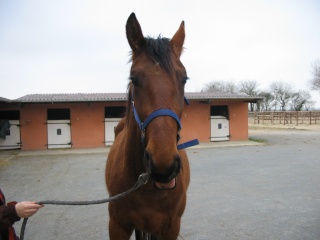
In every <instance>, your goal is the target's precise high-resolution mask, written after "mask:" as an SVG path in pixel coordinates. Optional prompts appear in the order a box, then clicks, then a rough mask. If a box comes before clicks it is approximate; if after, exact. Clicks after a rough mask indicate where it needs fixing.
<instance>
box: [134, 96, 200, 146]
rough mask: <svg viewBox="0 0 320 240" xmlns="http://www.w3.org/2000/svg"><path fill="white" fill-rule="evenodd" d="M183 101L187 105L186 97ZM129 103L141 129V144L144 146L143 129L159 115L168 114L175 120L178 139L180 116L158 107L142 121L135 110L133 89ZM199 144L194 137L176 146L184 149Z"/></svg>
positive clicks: (178, 137)
mask: <svg viewBox="0 0 320 240" xmlns="http://www.w3.org/2000/svg"><path fill="white" fill-rule="evenodd" d="M184 101H185V103H186V104H187V105H189V101H188V99H187V98H186V97H184ZM131 104H132V111H133V115H134V118H135V120H136V122H137V124H138V126H139V128H140V130H141V141H142V144H143V146H145V142H144V140H145V131H146V128H147V126H148V125H149V123H150V122H151V121H152V120H153V119H155V118H156V117H160V116H168V117H172V118H173V119H174V120H176V122H177V124H178V136H177V140H178V141H179V139H180V135H179V132H180V130H181V128H182V126H181V123H180V118H179V117H178V115H177V114H176V113H175V112H174V111H172V110H171V109H167V108H160V109H158V110H155V111H153V112H152V113H151V114H150V115H149V116H148V117H147V118H146V120H145V121H144V122H142V121H141V119H140V117H139V115H138V113H137V110H136V107H135V105H134V94H133V91H132V93H131ZM197 144H199V141H198V139H194V140H191V141H188V142H186V143H182V144H179V145H178V146H177V148H178V150H181V149H184V148H187V147H191V146H194V145H197Z"/></svg>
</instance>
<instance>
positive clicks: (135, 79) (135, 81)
mask: <svg viewBox="0 0 320 240" xmlns="http://www.w3.org/2000/svg"><path fill="white" fill-rule="evenodd" d="M129 79H130V80H131V82H132V83H133V85H135V86H137V85H138V83H139V81H138V78H136V77H133V76H130V78H129Z"/></svg>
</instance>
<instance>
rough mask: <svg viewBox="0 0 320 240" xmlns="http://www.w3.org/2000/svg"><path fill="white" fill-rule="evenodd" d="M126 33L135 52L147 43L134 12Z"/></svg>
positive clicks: (128, 22)
mask: <svg viewBox="0 0 320 240" xmlns="http://www.w3.org/2000/svg"><path fill="white" fill-rule="evenodd" d="M126 33H127V39H128V42H129V45H130V47H131V49H132V51H133V52H135V51H137V50H139V49H141V48H142V47H143V46H144V45H145V39H144V37H143V34H142V30H141V27H140V24H139V22H138V20H137V18H136V15H135V14H134V13H131V15H130V16H129V18H128V20H127V24H126Z"/></svg>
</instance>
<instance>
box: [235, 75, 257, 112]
mask: <svg viewBox="0 0 320 240" xmlns="http://www.w3.org/2000/svg"><path fill="white" fill-rule="evenodd" d="M239 92H240V93H245V94H247V95H248V96H250V97H256V96H258V95H259V94H258V83H257V81H255V80H243V81H241V82H240V83H239ZM253 110H254V103H250V111H251V112H253Z"/></svg>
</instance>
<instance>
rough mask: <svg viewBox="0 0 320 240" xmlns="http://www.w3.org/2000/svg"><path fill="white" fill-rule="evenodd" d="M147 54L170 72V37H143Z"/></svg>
mask: <svg viewBox="0 0 320 240" xmlns="http://www.w3.org/2000/svg"><path fill="white" fill-rule="evenodd" d="M145 40H146V49H145V50H146V52H147V55H148V56H149V57H150V58H151V59H153V60H154V61H155V62H157V63H159V64H160V66H161V67H162V68H163V69H165V70H166V71H167V72H168V73H172V68H173V67H172V61H171V51H172V49H171V46H170V39H168V38H163V37H161V36H159V37H158V38H156V39H155V38H150V37H147V38H145Z"/></svg>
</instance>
